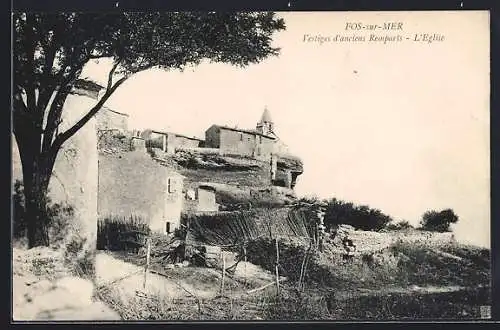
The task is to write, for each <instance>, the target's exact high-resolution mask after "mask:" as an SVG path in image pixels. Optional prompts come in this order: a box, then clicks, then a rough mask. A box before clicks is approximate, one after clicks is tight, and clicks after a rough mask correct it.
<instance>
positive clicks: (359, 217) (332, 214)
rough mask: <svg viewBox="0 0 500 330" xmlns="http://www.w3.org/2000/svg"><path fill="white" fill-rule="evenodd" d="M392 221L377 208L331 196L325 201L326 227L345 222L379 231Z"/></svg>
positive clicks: (359, 227)
mask: <svg viewBox="0 0 500 330" xmlns="http://www.w3.org/2000/svg"><path fill="white" fill-rule="evenodd" d="M392 221H393V219H392V218H391V217H390V216H388V215H386V214H384V213H382V211H380V210H378V209H372V208H369V207H368V206H366V205H355V204H353V203H350V202H343V201H341V200H338V199H336V198H332V199H331V200H329V201H328V202H327V207H326V212H325V220H324V223H325V226H326V227H327V228H331V227H335V226H337V225H341V224H345V225H351V226H353V227H354V228H356V229H361V230H370V231H379V230H382V229H384V228H385V227H386V226H387V224H388V223H390V222H392Z"/></svg>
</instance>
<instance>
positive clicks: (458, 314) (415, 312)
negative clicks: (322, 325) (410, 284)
mask: <svg viewBox="0 0 500 330" xmlns="http://www.w3.org/2000/svg"><path fill="white" fill-rule="evenodd" d="M482 305H491V297H490V293H489V289H486V288H479V289H464V290H459V291H454V292H446V293H425V294H424V293H411V292H408V293H392V294H384V295H371V296H358V297H354V298H351V299H347V300H345V301H338V302H335V306H334V307H333V311H332V314H333V316H334V317H335V319H375V320H396V319H397V320H402V319H451V320H454V319H479V318H481V314H480V306H482Z"/></svg>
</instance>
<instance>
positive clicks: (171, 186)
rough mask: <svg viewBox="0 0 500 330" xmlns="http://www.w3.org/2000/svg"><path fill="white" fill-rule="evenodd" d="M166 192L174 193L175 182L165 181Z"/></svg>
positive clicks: (172, 180) (169, 179)
mask: <svg viewBox="0 0 500 330" xmlns="http://www.w3.org/2000/svg"><path fill="white" fill-rule="evenodd" d="M167 191H168V192H169V193H170V194H171V193H174V192H175V180H174V179H172V178H168V179H167Z"/></svg>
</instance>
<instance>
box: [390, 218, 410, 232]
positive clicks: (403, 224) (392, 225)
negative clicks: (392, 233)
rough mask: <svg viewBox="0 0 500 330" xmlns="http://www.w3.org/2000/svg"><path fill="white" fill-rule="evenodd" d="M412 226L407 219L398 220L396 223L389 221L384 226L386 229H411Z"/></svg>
mask: <svg viewBox="0 0 500 330" xmlns="http://www.w3.org/2000/svg"><path fill="white" fill-rule="evenodd" d="M413 228H414V227H413V226H412V225H411V224H410V223H409V222H408V221H406V220H405V221H400V222H397V223H390V224H388V225H387V226H386V229H387V230H407V229H413Z"/></svg>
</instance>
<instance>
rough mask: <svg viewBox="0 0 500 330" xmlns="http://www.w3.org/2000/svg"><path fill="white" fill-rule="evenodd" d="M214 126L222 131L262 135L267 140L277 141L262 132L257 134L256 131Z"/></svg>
mask: <svg viewBox="0 0 500 330" xmlns="http://www.w3.org/2000/svg"><path fill="white" fill-rule="evenodd" d="M214 126H215V127H218V128H220V129H227V130H230V131H235V132H242V133H247V134H253V135H260V136H262V137H265V138H268V139H271V140H275V139H276V138H275V137H272V136H269V135H265V134H262V133H260V132H257V131H256V130H249V129H242V128H236V127H229V126H223V125H214Z"/></svg>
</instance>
